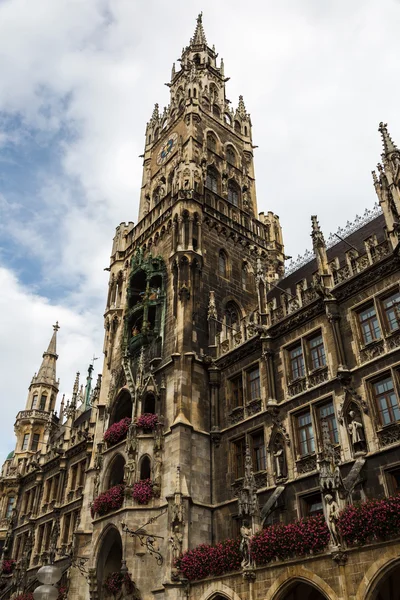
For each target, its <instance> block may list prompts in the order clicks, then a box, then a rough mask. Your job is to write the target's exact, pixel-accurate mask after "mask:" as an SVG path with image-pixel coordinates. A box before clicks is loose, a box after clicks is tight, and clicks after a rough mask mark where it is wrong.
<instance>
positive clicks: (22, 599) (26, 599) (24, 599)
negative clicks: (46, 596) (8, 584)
mask: <svg viewBox="0 0 400 600" xmlns="http://www.w3.org/2000/svg"><path fill="white" fill-rule="evenodd" d="M14 600H34V598H33V594H32V593H31V592H25V593H24V594H19V595H18V596H16V597H15V598H14Z"/></svg>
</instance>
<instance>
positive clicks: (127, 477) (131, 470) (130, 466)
mask: <svg viewBox="0 0 400 600" xmlns="http://www.w3.org/2000/svg"><path fill="white" fill-rule="evenodd" d="M135 473H136V463H135V461H134V460H133V459H132V458H129V459H128V462H126V463H125V465H124V481H125V484H126V486H132V485H133V482H134V480H135Z"/></svg>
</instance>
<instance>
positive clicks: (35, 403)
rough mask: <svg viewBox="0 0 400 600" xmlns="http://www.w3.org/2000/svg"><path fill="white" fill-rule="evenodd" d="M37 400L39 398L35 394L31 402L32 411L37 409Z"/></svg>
mask: <svg viewBox="0 0 400 600" xmlns="http://www.w3.org/2000/svg"><path fill="white" fill-rule="evenodd" d="M38 400H39V396H38V395H37V394H35V395H34V396H33V400H32V410H34V409H35V408H37V405H38Z"/></svg>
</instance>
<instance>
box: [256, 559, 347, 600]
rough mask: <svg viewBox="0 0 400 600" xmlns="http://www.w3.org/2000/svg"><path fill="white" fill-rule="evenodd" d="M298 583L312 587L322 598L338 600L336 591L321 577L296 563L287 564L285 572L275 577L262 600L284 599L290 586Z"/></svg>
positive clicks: (324, 599)
mask: <svg viewBox="0 0 400 600" xmlns="http://www.w3.org/2000/svg"><path fill="white" fill-rule="evenodd" d="M299 583H303V584H305V585H309V586H311V587H312V588H314V589H315V590H316V591H317V592H319V593H320V598H322V600H339V598H338V596H337V594H336V592H334V590H333V589H332V588H331V587H330V586H329V585H328V584H327V583H326V582H325V581H324V580H323V579H322V578H321V577H319V576H318V575H316V574H315V573H313V572H312V571H310V570H309V569H305V568H304V567H299V566H298V565H296V566H294V565H293V566H288V567H287V568H286V569H285V572H284V573H282V575H281V576H280V577H278V579H275V581H274V583H273V584H272V585H271V587H270V588H269V590H268V591H267V593H266V595H265V596H264V600H286V595H287V592H289V591H290V588H291V587H293V585H296V584H299ZM289 598H290V596H289Z"/></svg>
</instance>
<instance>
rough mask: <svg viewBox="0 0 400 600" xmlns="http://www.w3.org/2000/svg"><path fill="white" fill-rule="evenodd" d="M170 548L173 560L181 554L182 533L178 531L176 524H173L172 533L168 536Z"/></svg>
mask: <svg viewBox="0 0 400 600" xmlns="http://www.w3.org/2000/svg"><path fill="white" fill-rule="evenodd" d="M169 543H170V544H171V549H172V558H173V561H174V562H175V561H176V560H177V559H178V558H179V557H180V556H181V554H182V544H183V535H182V534H181V532H180V531H179V527H178V525H175V527H174V531H173V534H172V535H171V537H170V538H169Z"/></svg>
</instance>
